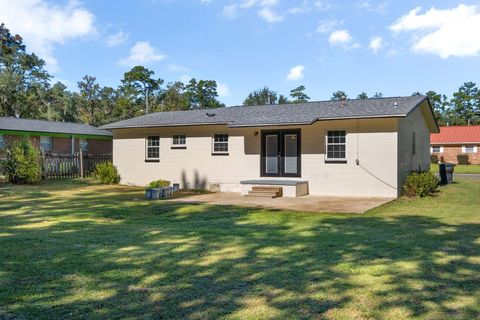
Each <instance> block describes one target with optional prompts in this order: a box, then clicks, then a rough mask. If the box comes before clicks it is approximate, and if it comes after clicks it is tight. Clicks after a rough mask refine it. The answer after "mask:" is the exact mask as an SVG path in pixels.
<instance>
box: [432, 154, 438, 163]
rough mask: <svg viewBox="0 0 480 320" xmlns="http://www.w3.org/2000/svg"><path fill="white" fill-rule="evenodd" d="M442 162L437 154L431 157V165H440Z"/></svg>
mask: <svg viewBox="0 0 480 320" xmlns="http://www.w3.org/2000/svg"><path fill="white" fill-rule="evenodd" d="M439 161H440V160H439V159H438V156H437V155H436V154H432V155H431V156H430V163H433V164H438V162H439Z"/></svg>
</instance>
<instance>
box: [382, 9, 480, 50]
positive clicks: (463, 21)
mask: <svg viewBox="0 0 480 320" xmlns="http://www.w3.org/2000/svg"><path fill="white" fill-rule="evenodd" d="M421 10H422V9H421V8H420V7H417V8H415V9H413V10H411V11H410V12H409V13H408V14H407V15H404V16H402V17H400V18H399V19H398V20H397V21H396V22H395V23H394V24H393V25H391V26H390V29H391V30H392V31H394V32H397V33H398V32H409V33H410V34H411V39H412V42H413V44H412V50H413V51H414V52H417V53H427V54H434V55H438V56H440V57H441V58H448V57H451V56H453V57H466V56H478V55H480V36H479V33H478V31H477V30H480V10H479V7H478V6H475V5H471V6H468V5H464V4H461V5H459V6H457V7H456V8H452V9H435V8H431V9H430V10H428V11H426V12H425V13H420V12H421Z"/></svg>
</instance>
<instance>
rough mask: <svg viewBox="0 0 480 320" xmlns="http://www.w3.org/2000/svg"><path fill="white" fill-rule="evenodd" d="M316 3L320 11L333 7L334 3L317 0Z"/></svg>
mask: <svg viewBox="0 0 480 320" xmlns="http://www.w3.org/2000/svg"><path fill="white" fill-rule="evenodd" d="M314 5H315V8H317V10H319V11H327V10H330V9H331V8H332V5H331V4H330V3H329V2H327V1H320V0H317V1H315V3H314Z"/></svg>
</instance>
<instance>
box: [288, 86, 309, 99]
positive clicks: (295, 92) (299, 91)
mask: <svg viewBox="0 0 480 320" xmlns="http://www.w3.org/2000/svg"><path fill="white" fill-rule="evenodd" d="M290 97H292V101H291V102H292V103H303V102H308V100H310V97H309V96H308V95H307V94H306V93H305V86H304V85H301V86H298V87H296V88H295V89H292V90H290Z"/></svg>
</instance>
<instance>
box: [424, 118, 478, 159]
mask: <svg viewBox="0 0 480 320" xmlns="http://www.w3.org/2000/svg"><path fill="white" fill-rule="evenodd" d="M430 144H431V146H430V152H431V154H432V155H433V156H436V157H437V158H438V160H440V161H443V162H449V163H455V164H458V162H459V161H458V158H459V156H460V155H461V157H463V158H465V159H466V160H468V163H470V164H480V152H479V150H480V148H479V146H480V126H448V127H440V132H439V133H432V134H431V136H430Z"/></svg>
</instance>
